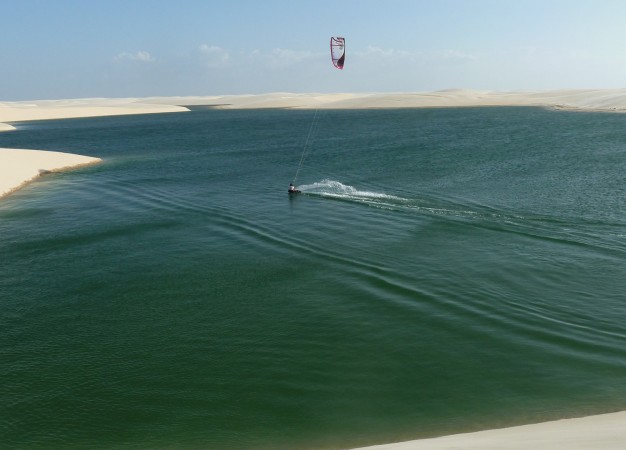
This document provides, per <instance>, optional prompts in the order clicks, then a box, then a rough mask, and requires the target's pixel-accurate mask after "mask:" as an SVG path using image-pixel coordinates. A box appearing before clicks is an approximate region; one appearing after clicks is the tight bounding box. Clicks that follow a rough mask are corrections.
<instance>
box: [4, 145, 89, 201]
mask: <svg viewBox="0 0 626 450" xmlns="http://www.w3.org/2000/svg"><path fill="white" fill-rule="evenodd" d="M100 161H101V160H100V158H94V157H91V156H82V155H75V154H72V153H62V152H50V151H44V150H26V149H15V148H0V198H1V197H4V196H6V195H8V194H10V193H11V192H14V191H16V190H17V189H19V188H20V187H22V186H24V185H25V184H26V183H28V182H30V181H32V180H34V179H35V178H37V177H39V176H41V175H43V174H46V173H49V172H57V171H61V170H67V169H72V168H76V167H81V166H85V165H89V164H96V163H98V162H100Z"/></svg>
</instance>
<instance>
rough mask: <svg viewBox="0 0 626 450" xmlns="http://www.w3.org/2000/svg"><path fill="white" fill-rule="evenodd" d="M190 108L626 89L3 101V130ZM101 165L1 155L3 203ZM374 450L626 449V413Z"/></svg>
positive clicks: (610, 94) (500, 102)
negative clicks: (48, 175)
mask: <svg viewBox="0 0 626 450" xmlns="http://www.w3.org/2000/svg"><path fill="white" fill-rule="evenodd" d="M185 106H189V107H193V106H210V107H212V108H217V109H253V108H308V109H311V108H320V109H357V108H423V107H469V106H544V107H552V108H557V109H570V110H582V111H607V112H608V111H610V112H626V89H613V90H591V89H588V90H562V91H543V92H531V91H529V92H493V91H468V90H447V91H438V92H428V93H388V94H380V93H378V94H376V93H373V94H293V93H274V94H264V95H226V96H204V97H153V98H144V99H76V100H47V101H29V102H0V131H10V130H13V129H14V126H13V125H12V124H13V123H17V122H22V121H29V120H47V119H62V118H78V117H98V116H111V115H127V114H150V113H169V112H182V111H188V108H186V107H185ZM18 126H19V125H18ZM98 162H100V159H99V158H93V157H89V156H82V155H74V154H69V153H61V152H49V151H44V150H23V149H7V148H0V197H3V196H6V195H8V194H9V193H11V192H13V191H15V190H17V189H19V188H20V187H21V186H23V185H24V184H26V183H28V182H29V181H31V180H33V179H35V178H37V177H38V176H40V173H41V171H44V172H45V171H59V170H65V169H68V168H74V167H80V166H83V165H87V164H94V163H98ZM368 448H369V449H372V450H391V449H394V450H409V449H415V450H431V449H432V450H438V449H453V448H454V449H482V450H485V449H505V450H506V449H510V450H517V449H527V448H542V449H543V448H545V449H563V450H565V449H573V450H583V449H585V450H586V449H605V450H611V449H623V448H626V411H625V412H620V413H613V414H604V415H598V416H590V417H586V418H580V419H567V420H560V421H555V422H545V423H540V424H536V425H524V426H520V427H512V428H506V429H499V430H487V431H481V432H477V433H467V434H458V435H452V436H444V437H440V438H434V439H422V440H417V441H409V442H402V443H394V444H386V445H379V446H374V447H368Z"/></svg>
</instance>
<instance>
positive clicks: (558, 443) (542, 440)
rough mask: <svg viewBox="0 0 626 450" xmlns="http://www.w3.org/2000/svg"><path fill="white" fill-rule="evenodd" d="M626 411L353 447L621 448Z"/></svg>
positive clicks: (376, 449)
mask: <svg viewBox="0 0 626 450" xmlns="http://www.w3.org/2000/svg"><path fill="white" fill-rule="evenodd" d="M624 448H626V411H622V412H617V413H611V414H600V415H597V416H589V417H582V418H576V419H564V420H556V421H553V422H543V423H538V424H533V425H522V426H518V427H511V428H502V429H496V430H486V431H479V432H476V433H464V434H454V435H450V436H442V437H438V438H432V439H420V440H416V441H407V442H399V443H395V444H383V445H374V446H371V447H361V448H359V449H353V450H365V449H367V450H444V449H445V450H453V449H454V450H460V449H463V450H528V449H546V450H548V449H551V450H557V449H558V450H600V449H602V450H622V449H624Z"/></svg>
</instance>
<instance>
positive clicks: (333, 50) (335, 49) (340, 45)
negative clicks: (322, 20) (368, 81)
mask: <svg viewBox="0 0 626 450" xmlns="http://www.w3.org/2000/svg"><path fill="white" fill-rule="evenodd" d="M330 57H331V58H332V60H333V65H334V66H335V67H336V68H337V69H343V63H344V61H345V59H346V40H345V39H344V38H342V37H331V38H330Z"/></svg>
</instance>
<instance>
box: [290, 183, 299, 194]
mask: <svg viewBox="0 0 626 450" xmlns="http://www.w3.org/2000/svg"><path fill="white" fill-rule="evenodd" d="M288 192H289V193H290V194H295V193H296V192H297V190H296V187H295V186H294V185H293V183H289V191H288Z"/></svg>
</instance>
